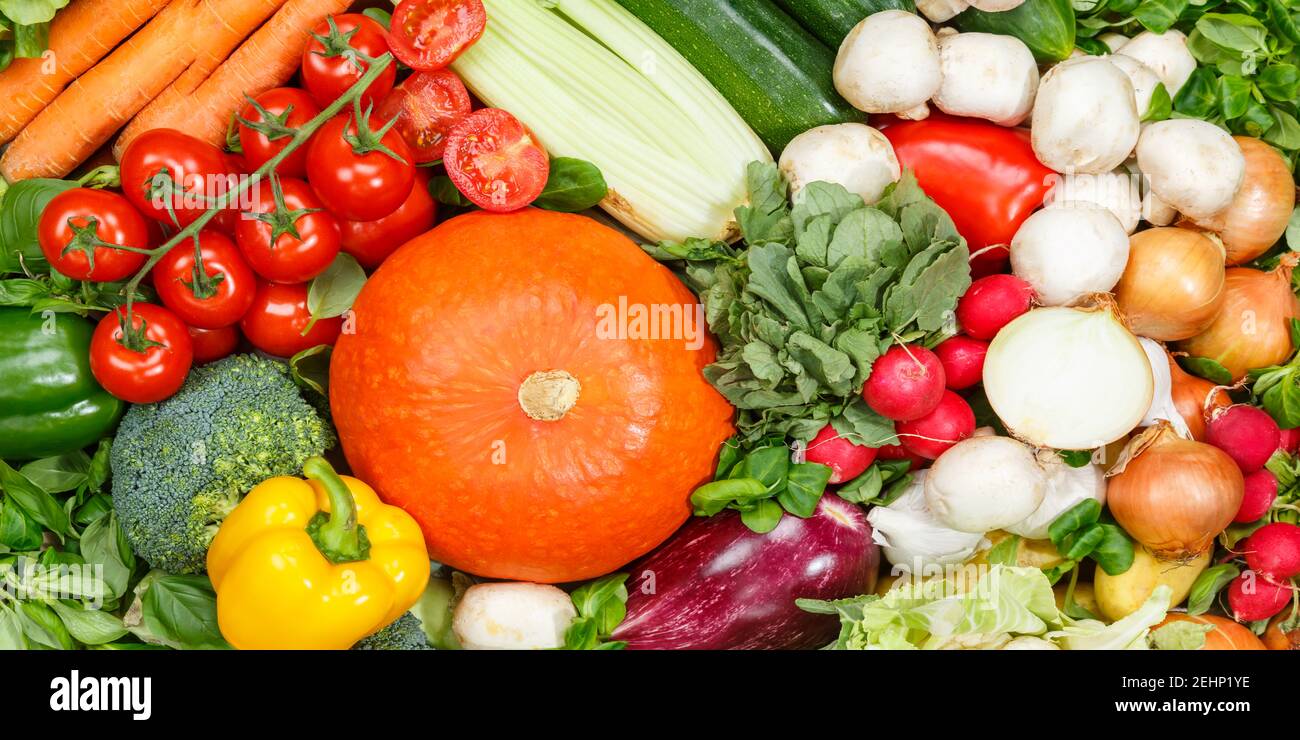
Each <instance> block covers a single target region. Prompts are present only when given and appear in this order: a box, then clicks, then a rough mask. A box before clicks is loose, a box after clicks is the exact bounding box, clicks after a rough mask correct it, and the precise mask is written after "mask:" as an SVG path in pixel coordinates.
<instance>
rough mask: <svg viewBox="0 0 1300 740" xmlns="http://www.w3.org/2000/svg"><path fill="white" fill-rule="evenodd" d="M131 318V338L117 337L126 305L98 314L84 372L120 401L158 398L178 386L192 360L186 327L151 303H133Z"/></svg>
mask: <svg viewBox="0 0 1300 740" xmlns="http://www.w3.org/2000/svg"><path fill="white" fill-rule="evenodd" d="M131 318H132V321H131V327H132V329H133V330H134V331H133V332H132V333H133V334H135V336H134V337H133V338H132V339H124V338H123V332H122V326H123V324H124V323H125V321H126V306H121V307H119V308H118V309H117V310H115V311H112V312H111V313H109V314H108V315H107V316H105V317H104V318H102V319H100V320H99V326H96V327H95V334H94V336H92V337H91V339H90V372H91V373H92V374H94V376H95V380H98V381H99V384H100V385H102V386H104V390H106V391H108V392H109V393H112V394H113V395H114V396H117V397H118V398H120V399H122V400H123V401H129V402H131V403H154V402H156V401H161V400H163V399H164V398H167V397H169V396H171V395H172V394H173V393H175V392H176V391H178V390H180V387H181V385H182V384H183V383H184V382H185V376H186V375H187V374H188V373H189V371H190V365H192V364H193V362H194V345H193V343H192V342H191V340H190V333H189V329H188V328H187V327H186V326H185V322H183V321H181V320H180V319H179V318H177V316H176V314H174V313H172V312H171V311H168V310H167V309H165V308H163V307H162V306H155V305H153V304H151V303H136V304H135V305H133V306H132V307H131ZM142 330H143V331H142ZM130 345H136V346H137V347H138V348H133V347H132V346H130ZM145 345H147V346H145Z"/></svg>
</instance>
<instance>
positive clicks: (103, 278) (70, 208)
mask: <svg viewBox="0 0 1300 740" xmlns="http://www.w3.org/2000/svg"><path fill="white" fill-rule="evenodd" d="M69 222H71V223H69ZM36 234H37V242H39V243H40V245H41V253H42V254H44V255H45V259H46V260H48V261H49V263H50V265H51V266H52V267H53V268H54V269H55V270H58V271H59V272H60V273H62V274H64V275H66V276H68V277H70V278H72V279H73V280H93V281H96V282H107V281H111V280H121V279H123V278H125V277H128V276H130V275H133V274H134V273H135V271H136V270H139V269H140V267H141V266H142V265H144V263H145V260H146V259H148V256H147V255H144V254H140V253H137V252H128V251H126V250H122V249H113V248H111V247H105V246H100V245H98V244H97V242H106V243H108V244H117V245H121V246H127V247H135V248H136V249H146V248H148V246H149V240H150V236H151V235H150V233H149V227H148V225H147V223H146V222H145V219H144V216H141V215H140V213H139V212H138V211H136V210H135V208H132V207H131V204H130V202H128V201H127V199H126V198H123V197H122V196H120V195H118V194H117V193H108V192H105V191H103V190H93V189H91V188H73V189H72V190H65V191H63V192H62V193H59V194H58V195H56V196H54V197H53V198H52V199H51V200H50V202H49V203H48V204H46V206H45V210H43V211H41V218H40V221H38V222H37V226H36ZM69 246H71V249H69V248H68V247H69ZM65 250H66V251H65ZM90 255H94V260H93V262H94V265H93V266H92V265H91V262H92V260H91V259H90V258H89V256H90Z"/></svg>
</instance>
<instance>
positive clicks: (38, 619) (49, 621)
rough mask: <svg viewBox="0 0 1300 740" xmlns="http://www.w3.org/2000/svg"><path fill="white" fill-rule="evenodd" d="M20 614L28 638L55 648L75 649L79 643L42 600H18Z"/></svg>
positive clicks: (24, 632)
mask: <svg viewBox="0 0 1300 740" xmlns="http://www.w3.org/2000/svg"><path fill="white" fill-rule="evenodd" d="M18 615H19V617H20V618H21V620H22V625H23V634H24V635H26V636H27V639H28V640H30V641H32V642H35V643H37V644H39V645H44V646H45V647H47V648H52V649H54V650H74V649H76V647H77V643H76V642H74V641H73V639H72V634H71V633H69V632H68V628H67V627H65V626H64V625H63V620H61V619H59V615H58V614H55V613H54V610H53V609H51V608H50V607H49V605H48V604H46V603H44V602H42V601H20V602H18Z"/></svg>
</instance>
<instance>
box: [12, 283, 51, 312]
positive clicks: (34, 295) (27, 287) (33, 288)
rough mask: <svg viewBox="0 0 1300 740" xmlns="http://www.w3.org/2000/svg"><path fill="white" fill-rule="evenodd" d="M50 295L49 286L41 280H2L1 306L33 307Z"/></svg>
mask: <svg viewBox="0 0 1300 740" xmlns="http://www.w3.org/2000/svg"><path fill="white" fill-rule="evenodd" d="M49 295H50V288H49V286H48V285H46V284H45V283H42V282H41V281H39V280H30V279H28V278H14V279H12V280H0V306H32V305H35V304H36V302H37V301H39V300H40V299H42V298H48V297H49Z"/></svg>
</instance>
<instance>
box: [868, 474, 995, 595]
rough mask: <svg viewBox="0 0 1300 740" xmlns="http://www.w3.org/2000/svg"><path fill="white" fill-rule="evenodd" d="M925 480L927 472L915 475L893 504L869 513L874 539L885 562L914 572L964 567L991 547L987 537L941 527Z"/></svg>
mask: <svg viewBox="0 0 1300 740" xmlns="http://www.w3.org/2000/svg"><path fill="white" fill-rule="evenodd" d="M925 478H926V471H924V470H919V471H917V472H915V473H913V474H912V481H911V483H909V484H908V486H907V489H906V490H905V491H903V493H902V495H900V496H899V497H898V498H897V499H895V500H894V502H893V503H891V504H890V505H889V506H875V507H872V509H871V510H870V511H868V512H867V521H869V522H871V538H872V540H874V541H875V543H876V544H878V545H880V547H881V548H882V549H883V550H884V553H885V559H886V560H888V561H889V562H890V563H892V564H894V565H896V566H898V567H899V568H900V569H904V570H908V571H911V572H920V569H921V568H924V567H926V566H931V565H951V564H954V563H963V562H965V561H967V560H969V559H970V558H971V556H973V555H974V554H975V553H976V552H978V551H979V550H981V549H983V548H985V547H987V546H988V540H986V539H984V535H983V534H971V533H969V532H958V531H957V530H955V529H949V528H948V527H945V526H944V525H942V524H940V523H939V520H938V519H936V518H935V516H934V513H933V512H931V511H930V509H929V507H928V506H927V505H926V502H925Z"/></svg>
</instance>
